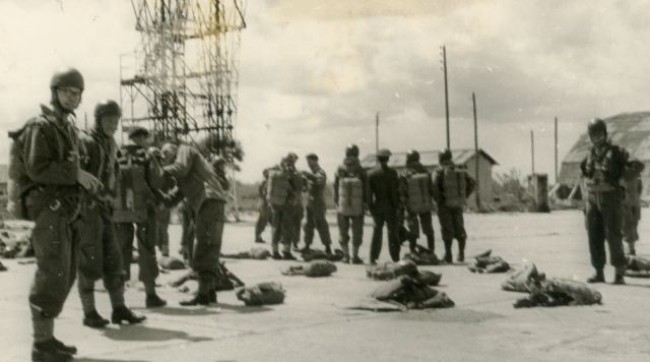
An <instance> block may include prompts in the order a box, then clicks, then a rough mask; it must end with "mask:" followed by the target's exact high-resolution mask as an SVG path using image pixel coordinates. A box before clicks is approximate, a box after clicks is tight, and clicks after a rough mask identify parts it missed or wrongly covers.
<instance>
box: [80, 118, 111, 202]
mask: <svg viewBox="0 0 650 362" xmlns="http://www.w3.org/2000/svg"><path fill="white" fill-rule="evenodd" d="M79 142H80V148H79V151H80V153H81V155H80V156H81V158H80V161H81V168H82V169H84V170H85V171H87V172H88V173H90V174H91V175H93V176H95V177H96V178H97V179H98V180H99V181H101V183H102V185H103V188H102V189H101V190H100V191H99V192H98V193H97V195H96V197H97V198H98V199H99V200H100V201H103V202H109V200H111V199H112V198H114V197H115V195H116V187H117V174H118V172H119V167H118V164H117V144H116V143H115V140H114V139H113V137H109V136H106V135H105V134H104V133H103V132H102V131H101V130H100V129H97V128H95V129H92V130H90V131H87V132H82V133H80V135H79Z"/></svg>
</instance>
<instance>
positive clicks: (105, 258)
mask: <svg viewBox="0 0 650 362" xmlns="http://www.w3.org/2000/svg"><path fill="white" fill-rule="evenodd" d="M78 255H79V262H78V275H79V280H78V281H77V289H78V290H79V297H80V298H81V306H82V307H83V310H84V313H89V312H92V311H94V310H95V292H94V290H95V281H97V280H99V279H103V280H104V286H105V287H106V290H107V291H108V295H109V297H110V300H111V305H112V306H113V308H115V307H117V306H120V305H124V266H123V264H122V252H121V249H120V246H119V244H118V242H117V237H116V234H115V228H114V226H113V223H112V222H111V221H110V215H109V214H108V212H107V211H106V210H102V209H101V207H100V206H99V205H98V204H94V203H91V205H90V206H89V207H86V208H85V210H84V213H83V219H82V220H81V222H80V223H79V254H78Z"/></svg>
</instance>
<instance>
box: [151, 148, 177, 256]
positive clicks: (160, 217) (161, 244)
mask: <svg viewBox="0 0 650 362" xmlns="http://www.w3.org/2000/svg"><path fill="white" fill-rule="evenodd" d="M147 152H148V153H149V155H150V156H151V157H152V158H154V159H156V162H158V164H160V163H162V155H161V153H160V149H158V147H149V150H148V151H147ZM165 181H166V182H163V183H162V185H161V187H162V188H161V190H160V192H162V193H163V194H166V193H169V192H170V191H171V190H172V189H173V188H174V183H173V181H174V180H173V179H167V180H165ZM154 212H155V214H156V216H155V220H156V229H155V235H156V236H155V238H154V240H156V246H157V247H158V250H160V253H161V254H162V256H169V223H170V222H171V209H169V208H168V207H165V205H163V204H162V203H159V204H158V205H155V207H154Z"/></svg>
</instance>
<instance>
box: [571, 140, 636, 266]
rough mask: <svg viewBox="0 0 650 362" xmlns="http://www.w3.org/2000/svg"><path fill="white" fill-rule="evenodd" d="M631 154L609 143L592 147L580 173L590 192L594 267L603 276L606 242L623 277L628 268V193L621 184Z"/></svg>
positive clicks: (588, 216)
mask: <svg viewBox="0 0 650 362" xmlns="http://www.w3.org/2000/svg"><path fill="white" fill-rule="evenodd" d="M627 158H628V155H627V152H626V151H625V150H624V149H622V148H620V147H618V146H616V145H612V144H611V143H609V142H605V144H604V145H603V146H602V147H592V148H591V150H590V151H589V153H588V155H587V156H586V158H585V159H584V160H583V161H582V162H581V164H580V169H581V171H582V175H583V177H584V178H585V186H586V189H587V199H586V205H585V206H586V210H585V218H586V225H587V234H588V237H589V251H590V254H591V264H592V266H593V267H594V269H596V271H597V272H598V271H600V272H601V273H602V270H603V268H604V267H605V262H606V254H605V240H606V241H607V244H608V246H609V253H610V255H609V258H610V263H611V264H612V265H613V266H614V267H615V268H617V272H618V274H621V275H622V270H623V268H624V267H625V255H624V253H623V245H622V233H621V206H622V201H623V199H624V197H625V189H624V188H623V187H621V185H620V181H621V177H622V176H623V171H624V167H625V164H626V162H627Z"/></svg>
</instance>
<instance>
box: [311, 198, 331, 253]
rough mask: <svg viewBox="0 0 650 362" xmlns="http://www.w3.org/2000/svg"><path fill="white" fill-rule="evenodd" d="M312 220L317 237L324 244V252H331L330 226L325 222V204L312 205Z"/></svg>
mask: <svg viewBox="0 0 650 362" xmlns="http://www.w3.org/2000/svg"><path fill="white" fill-rule="evenodd" d="M312 212H313V213H314V215H313V220H314V223H315V224H316V230H318V237H319V238H320V242H321V243H322V244H323V246H325V251H326V252H328V253H329V252H331V251H332V250H331V245H332V237H331V236H330V226H329V225H328V224H327V219H326V218H325V212H326V209H325V206H322V207H320V206H318V207H314V208H313V211H312Z"/></svg>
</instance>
